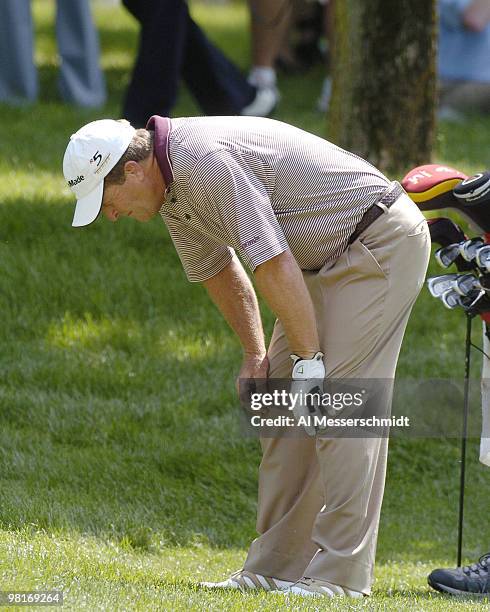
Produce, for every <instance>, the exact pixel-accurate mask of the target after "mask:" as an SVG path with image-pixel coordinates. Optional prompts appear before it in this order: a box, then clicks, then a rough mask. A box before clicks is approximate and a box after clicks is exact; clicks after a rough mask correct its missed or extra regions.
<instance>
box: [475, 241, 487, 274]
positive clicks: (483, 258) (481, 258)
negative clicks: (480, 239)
mask: <svg viewBox="0 0 490 612" xmlns="http://www.w3.org/2000/svg"><path fill="white" fill-rule="evenodd" d="M475 261H476V265H477V266H478V267H479V268H481V269H482V270H486V271H487V272H490V244H485V245H483V246H481V247H480V248H479V249H477V250H476V253H475Z"/></svg>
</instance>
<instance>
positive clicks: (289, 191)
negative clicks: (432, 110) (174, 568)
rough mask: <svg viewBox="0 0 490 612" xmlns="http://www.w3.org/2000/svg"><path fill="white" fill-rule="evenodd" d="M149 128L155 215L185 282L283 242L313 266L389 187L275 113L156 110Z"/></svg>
mask: <svg viewBox="0 0 490 612" xmlns="http://www.w3.org/2000/svg"><path fill="white" fill-rule="evenodd" d="M147 128H148V129H153V130H155V145H154V149H155V156H156V158H157V161H158V164H159V167H160V169H161V171H162V174H163V177H164V179H165V183H166V185H167V191H166V196H165V201H164V203H163V205H162V207H161V209H160V214H161V216H162V218H163V220H164V221H165V223H166V225H167V227H168V230H169V232H170V236H171V238H172V241H173V243H174V245H175V247H176V249H177V253H178V255H179V257H180V260H181V262H182V265H183V267H184V270H185V272H186V275H187V278H188V279H189V280H190V281H192V282H202V281H205V280H207V279H209V278H211V277H212V276H214V275H215V274H217V273H218V272H220V271H221V270H222V269H223V268H224V267H225V266H226V265H228V263H229V262H230V261H231V259H232V257H233V253H234V252H236V253H237V254H238V255H239V256H240V258H241V259H242V261H243V262H244V264H245V265H247V266H248V267H249V268H250V269H251V270H252V271H253V270H254V269H255V268H256V267H257V266H259V265H260V264H261V263H263V262H265V261H267V260H269V259H271V258H272V257H275V256H276V255H279V254H280V253H282V252H284V251H286V250H287V249H290V250H291V252H292V254H293V256H294V258H295V259H296V261H297V262H298V264H299V266H300V268H301V269H303V270H319V269H320V268H321V267H322V266H323V265H324V264H325V263H326V262H328V261H331V260H334V259H336V258H337V257H338V256H339V255H340V254H341V253H342V252H343V251H344V250H345V248H346V247H347V242H348V239H349V237H350V235H351V234H352V232H353V231H354V229H355V227H356V225H357V223H358V222H359V221H360V219H361V217H362V216H363V214H364V212H365V211H366V210H367V209H368V208H369V207H370V206H372V205H373V204H374V203H375V202H376V201H377V200H378V199H379V198H380V197H381V196H382V195H383V193H385V192H386V190H387V189H388V188H389V187H390V181H389V180H388V179H387V178H386V177H385V176H384V175H383V174H382V173H381V172H380V171H379V170H377V169H376V168H375V167H373V166H372V165H371V164H369V163H368V162H366V161H364V160H363V159H361V158H360V157H358V156H356V155H354V154H352V153H349V152H347V151H344V150H343V149H341V148H339V147H337V146H335V145H333V144H332V143H330V142H328V141H326V140H324V139H322V138H319V137H318V136H314V135H312V134H310V133H308V132H305V131H303V130H300V129H298V128H296V127H293V126H291V125H288V124H286V123H281V122H279V121H275V120H272V119H262V118H256V117H190V118H179V119H172V120H170V119H167V118H164V117H158V116H154V117H152V118H151V119H150V121H149V123H148V125H147Z"/></svg>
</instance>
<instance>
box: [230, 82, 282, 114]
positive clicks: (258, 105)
mask: <svg viewBox="0 0 490 612" xmlns="http://www.w3.org/2000/svg"><path fill="white" fill-rule="evenodd" d="M279 100H280V95H279V92H278V90H277V88H276V87H259V88H257V93H256V94H255V98H254V99H253V100H252V102H250V104H249V105H248V106H245V108H242V110H241V111H240V115H246V116H248V117H268V116H269V115H270V114H271V113H272V111H273V110H274V109H275V108H276V106H277V103H278V102H279Z"/></svg>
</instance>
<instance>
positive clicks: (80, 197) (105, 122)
mask: <svg viewBox="0 0 490 612" xmlns="http://www.w3.org/2000/svg"><path fill="white" fill-rule="evenodd" d="M135 131H136V130H135V129H134V128H133V127H132V126H131V125H130V124H129V123H127V122H122V121H115V120H114V119H101V120H99V121H92V123H87V125H84V126H83V127H82V128H80V129H79V130H78V132H76V133H75V134H73V135H72V136H71V137H70V142H69V143H68V146H67V147H66V151H65V156H64V157H63V174H64V175H65V180H66V181H67V183H68V186H69V187H70V189H71V190H72V191H73V193H74V194H75V196H76V198H77V206H76V208H75V215H74V217H73V222H72V226H73V227H82V226H84V225H89V223H92V222H93V221H95V219H97V217H98V215H99V212H100V209H101V206H102V197H103V195H104V178H105V177H106V176H107V175H108V174H109V172H110V171H111V170H112V169H113V168H114V166H115V165H116V164H117V162H118V161H119V160H120V159H121V157H122V156H123V155H124V153H125V151H126V149H127V148H128V146H129V143H130V142H131V140H132V138H133V136H134V133H135Z"/></svg>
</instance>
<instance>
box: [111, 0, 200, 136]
mask: <svg viewBox="0 0 490 612" xmlns="http://www.w3.org/2000/svg"><path fill="white" fill-rule="evenodd" d="M123 5H124V6H125V7H126V8H127V10H128V11H129V12H130V13H131V14H132V15H133V17H135V18H136V19H137V21H138V22H139V23H140V26H141V30H140V36H139V48H138V55H137V57H136V61H135V64H134V68H133V72H132V75H131V80H130V83H129V86H128V89H127V91H126V95H125V100H124V105H123V111H122V112H123V117H125V118H126V119H128V121H130V122H131V123H132V124H133V125H134V127H144V126H145V125H146V122H147V120H148V119H149V118H150V117H151V116H152V115H164V116H168V115H170V113H171V111H172V108H173V107H174V105H175V102H176V99H177V91H178V86H179V80H180V73H181V68H182V61H183V54H184V46H185V39H186V36H187V27H188V18H187V6H186V5H185V3H184V2H182V1H181V0H123Z"/></svg>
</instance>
